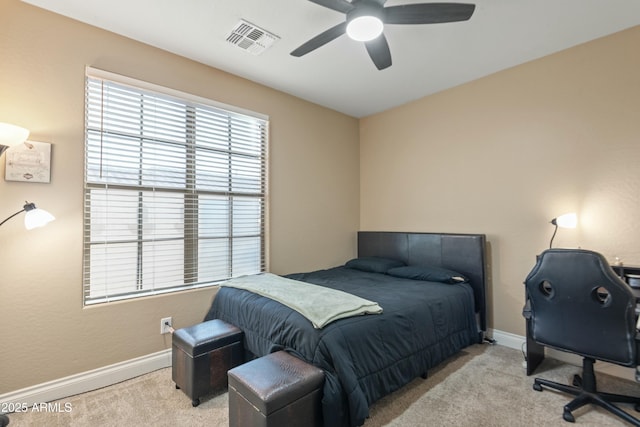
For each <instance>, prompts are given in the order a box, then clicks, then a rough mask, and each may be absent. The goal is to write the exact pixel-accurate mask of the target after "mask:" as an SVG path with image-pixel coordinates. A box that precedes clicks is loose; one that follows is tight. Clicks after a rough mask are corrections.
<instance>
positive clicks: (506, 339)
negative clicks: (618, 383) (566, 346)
mask: <svg viewBox="0 0 640 427" xmlns="http://www.w3.org/2000/svg"><path fill="white" fill-rule="evenodd" d="M488 335H489V336H490V337H492V338H493V339H494V340H496V341H497V344H499V345H503V346H505V347H509V348H514V349H517V350H523V351H524V349H525V344H526V342H527V340H526V338H525V337H523V336H520V335H515V334H511V333H509V332H503V331H499V330H495V329H489V331H488ZM545 356H547V357H550V358H552V359H556V360H559V361H561V362H564V363H569V364H571V365H575V366H579V367H582V358H581V357H580V356H578V355H576V354H572V353H566V352H564V351H558V350H554V349H552V348H545ZM595 370H596V372H601V373H604V374H608V375H613V376H615V377H618V378H623V379H625V380H631V381H635V374H636V370H635V369H634V368H625V367H624V366H619V365H616V364H613V363H607V362H601V361H599V362H598V363H596V364H595Z"/></svg>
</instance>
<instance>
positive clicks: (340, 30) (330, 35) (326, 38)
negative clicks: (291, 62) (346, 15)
mask: <svg viewBox="0 0 640 427" xmlns="http://www.w3.org/2000/svg"><path fill="white" fill-rule="evenodd" d="M346 30H347V23H346V22H342V23H340V24H338V25H336V26H335V27H331V28H329V29H328V30H327V31H325V32H322V33H320V34H318V35H317V36H315V37H314V38H312V39H311V40H309V41H308V42H306V43H304V44H302V45H301V46H300V47H299V48H297V49H295V50H294V51H292V52H291V55H292V56H302V55H306V54H307V53H309V52H311V51H312V50H316V49H317V48H319V47H320V46H324V45H325V44H327V43H329V42H330V41H331V40H333V39H336V38H338V37H340V36H341V35H343V34H344V33H345V31H346Z"/></svg>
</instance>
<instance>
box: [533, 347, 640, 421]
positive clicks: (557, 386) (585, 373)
mask: <svg viewBox="0 0 640 427" xmlns="http://www.w3.org/2000/svg"><path fill="white" fill-rule="evenodd" d="M594 363H595V359H592V358H588V357H585V358H583V360H582V377H580V376H579V375H576V376H575V377H574V379H573V385H572V386H571V385H566V384H561V383H557V382H555V381H549V380H545V379H543V378H536V379H535V380H534V383H533V389H534V390H537V391H542V388H543V386H544V387H548V388H551V389H554V390H558V391H562V392H565V393H569V394H572V395H574V396H576V398H575V399H573V400H572V401H571V402H569V403H568V404H566V405H565V407H564V413H563V414H562V418H564V419H565V421H569V422H571V423H573V422H575V418H574V416H573V414H572V412H573V411H575V410H576V409H578V408H581V407H583V406H584V405H587V404H589V403H591V404H594V405H598V406H600V407H601V408H603V409H606V410H607V411H609V412H611V413H613V414H615V415H617V416H618V417H620V418H622V419H623V420H625V421H627V422H629V423H631V424H633V425H634V426H640V419H638V418H635V417H634V416H632V415H630V414H629V413H627V412H625V411H623V410H622V409H620V408H619V407H617V406H616V405H614V402H615V403H632V404H634V405H635V406H634V407H635V410H636V411H640V397H634V396H625V395H621V394H612V393H604V392H600V391H598V390H597V387H596V376H595V373H594V370H593V365H594Z"/></svg>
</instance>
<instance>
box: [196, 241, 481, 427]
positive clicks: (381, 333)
mask: <svg viewBox="0 0 640 427" xmlns="http://www.w3.org/2000/svg"><path fill="white" fill-rule="evenodd" d="M485 246H486V241H485V236H484V235H483V234H450V233H404V232H359V233H358V257H357V258H356V259H354V260H352V261H350V262H348V263H347V264H345V265H342V266H338V267H334V268H330V269H326V270H320V271H315V272H308V273H297V274H291V275H287V276H286V277H288V278H290V279H295V280H299V281H303V282H308V283H313V284H316V285H321V286H327V287H331V288H334V289H338V290H341V291H345V292H348V293H351V294H353V295H357V296H359V297H362V298H366V299H368V300H371V301H375V302H377V303H378V304H379V305H380V306H381V307H382V308H383V312H382V313H381V314H371V315H362V316H356V317H349V318H346V319H341V320H337V321H334V322H332V323H330V324H328V325H326V326H324V327H323V328H322V329H316V328H314V327H313V326H312V324H311V323H310V322H309V321H308V320H307V319H306V318H304V317H303V316H302V315H300V314H299V313H298V312H296V311H294V310H292V309H290V308H289V307H287V306H285V305H282V304H280V303H279V302H276V301H274V300H271V299H269V298H266V297H263V296H260V295H257V294H255V293H252V292H248V291H246V290H241V289H234V288H229V287H221V288H220V290H219V291H218V293H217V295H216V296H215V298H214V300H213V303H212V305H211V308H210V310H209V312H208V313H207V315H206V317H205V320H211V319H222V320H224V321H226V322H228V323H231V324H233V325H236V326H237V327H239V328H240V329H241V330H242V331H243V332H244V345H245V349H246V350H247V351H248V352H250V354H251V355H252V356H255V357H261V356H264V355H266V354H269V353H272V352H274V351H279V350H285V351H288V352H290V353H292V354H294V355H296V356H297V357H299V358H301V359H302V360H305V361H306V362H308V363H311V364H313V365H315V366H318V367H320V368H321V369H323V370H324V372H325V384H324V388H323V399H322V405H323V416H324V424H325V426H359V425H362V424H363V423H364V421H365V419H366V418H367V417H368V414H369V406H370V405H371V404H372V403H373V402H375V401H377V400H378V399H380V398H381V397H383V396H385V395H388V394H390V393H392V392H393V391H395V390H397V389H399V388H400V387H402V386H404V385H406V384H407V383H409V382H411V381H412V380H414V379H415V378H416V377H418V376H423V377H426V375H427V373H428V370H429V369H431V368H433V367H435V366H436V365H438V364H439V363H441V362H442V361H444V360H445V359H447V358H449V357H451V356H452V355H454V354H456V353H458V352H459V351H460V350H462V349H463V348H465V347H467V346H469V345H472V344H474V343H479V342H482V340H483V338H484V331H485V330H486V304H485V301H486V293H485V292H486V274H485ZM390 260H392V261H396V262H398V263H399V265H397V266H396V267H393V268H396V270H397V269H398V267H403V266H409V267H414V268H413V269H412V268H409V269H406V268H400V270H402V274H399V275H398V276H399V277H398V276H395V275H394V276H392V275H391V274H390V272H394V271H395V270H391V268H388V267H389V265H387V264H386V263H387V262H389V261H390ZM372 262H373V264H372ZM425 266H428V267H427V268H426V270H427V275H426V276H424V274H422V273H424V269H423V267H425ZM431 267H439V268H445V269H446V271H452V272H455V273H456V275H455V276H454V278H450V279H451V280H443V279H442V278H440V277H439V276H438V274H436V276H433V275H432V274H430V273H432V271H431V270H432V269H431ZM405 270H410V271H409V273H410V274H409V276H407V275H406V274H405V273H406V271H405ZM434 270H435V272H436V273H440V272H441V270H439V269H438V268H436V269H434ZM416 271H417V272H418V273H420V274H417V275H416ZM459 276H463V277H464V278H465V279H466V281H465V282H464V283H460V282H459V280H460V279H459ZM407 277H412V278H407ZM415 277H417V278H418V279H425V278H427V279H429V280H416V279H415ZM434 277H435V278H434ZM447 277H448V276H447ZM433 280H437V281H433ZM310 297H311V298H313V296H310Z"/></svg>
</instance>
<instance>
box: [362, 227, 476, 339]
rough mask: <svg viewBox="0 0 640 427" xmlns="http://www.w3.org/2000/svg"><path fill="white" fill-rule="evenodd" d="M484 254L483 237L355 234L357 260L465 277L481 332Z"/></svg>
mask: <svg viewBox="0 0 640 427" xmlns="http://www.w3.org/2000/svg"><path fill="white" fill-rule="evenodd" d="M485 251H486V236H485V235H484V234H452V233H405V232H388V231H359V232H358V256H377V257H384V258H391V259H396V260H399V261H402V262H404V263H406V264H408V265H414V264H427V265H434V266H439V267H445V268H448V269H451V270H454V271H457V272H459V273H462V274H464V275H465V276H466V277H467V278H469V282H470V284H471V287H472V288H473V292H474V297H475V307H476V313H478V317H479V322H480V325H479V327H480V329H481V330H482V331H486V330H487V306H486V290H487V278H486V269H485V262H486V256H485Z"/></svg>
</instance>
